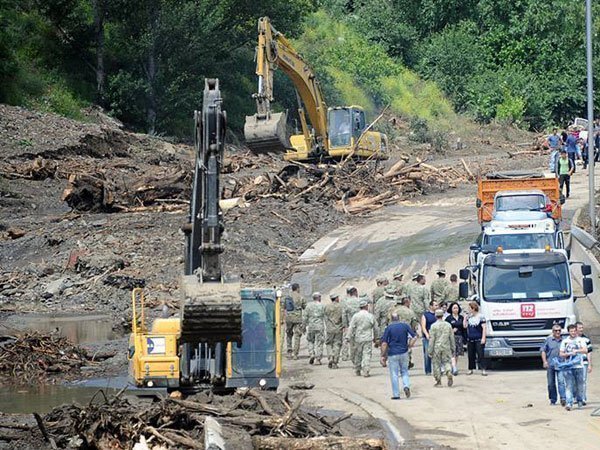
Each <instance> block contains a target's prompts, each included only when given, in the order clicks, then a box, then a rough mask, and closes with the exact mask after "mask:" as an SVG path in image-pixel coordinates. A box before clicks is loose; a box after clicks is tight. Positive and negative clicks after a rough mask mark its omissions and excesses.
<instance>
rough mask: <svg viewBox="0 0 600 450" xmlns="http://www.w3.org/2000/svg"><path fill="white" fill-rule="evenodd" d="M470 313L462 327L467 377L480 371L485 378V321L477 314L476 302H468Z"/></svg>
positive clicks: (477, 305)
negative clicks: (466, 359) (467, 363)
mask: <svg viewBox="0 0 600 450" xmlns="http://www.w3.org/2000/svg"><path fill="white" fill-rule="evenodd" d="M469 309H470V313H469V315H468V316H466V317H465V319H464V322H463V326H464V327H465V329H466V330H467V356H468V358H469V372H468V373H467V374H468V375H473V371H474V370H476V369H477V366H479V369H480V370H481V375H483V376H487V372H486V369H487V364H486V360H485V356H484V354H485V353H484V350H485V341H486V321H485V317H483V315H482V314H481V313H480V312H479V304H478V303H477V302H476V301H471V302H469Z"/></svg>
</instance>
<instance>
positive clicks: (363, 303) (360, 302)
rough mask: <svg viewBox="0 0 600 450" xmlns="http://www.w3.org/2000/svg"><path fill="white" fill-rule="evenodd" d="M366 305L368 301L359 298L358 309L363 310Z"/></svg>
mask: <svg viewBox="0 0 600 450" xmlns="http://www.w3.org/2000/svg"><path fill="white" fill-rule="evenodd" d="M368 304H369V301H368V300H367V299H366V298H361V299H360V301H359V302H358V307H359V308H364V307H365V306H367V305H368Z"/></svg>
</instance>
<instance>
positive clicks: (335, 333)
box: [325, 294, 344, 369]
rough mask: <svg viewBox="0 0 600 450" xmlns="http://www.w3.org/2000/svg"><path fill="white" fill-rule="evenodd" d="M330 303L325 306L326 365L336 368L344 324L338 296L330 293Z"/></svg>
mask: <svg viewBox="0 0 600 450" xmlns="http://www.w3.org/2000/svg"><path fill="white" fill-rule="evenodd" d="M330 298H331V303H330V304H329V305H327V306H325V328H326V330H327V340H326V341H325V344H326V346H327V358H328V359H329V363H328V365H327V366H328V367H329V368H330V369H337V368H338V362H339V360H340V351H341V349H342V342H343V339H344V333H343V330H344V326H343V324H342V305H341V304H340V296H339V295H336V294H331V295H330Z"/></svg>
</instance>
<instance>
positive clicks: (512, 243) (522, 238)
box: [483, 233, 555, 250]
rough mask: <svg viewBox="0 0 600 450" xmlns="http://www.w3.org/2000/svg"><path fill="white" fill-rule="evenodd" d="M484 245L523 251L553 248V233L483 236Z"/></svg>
mask: <svg viewBox="0 0 600 450" xmlns="http://www.w3.org/2000/svg"><path fill="white" fill-rule="evenodd" d="M483 243H484V244H488V245H493V246H494V247H502V248H503V249H504V250H523V249H528V248H546V245H549V246H550V248H555V244H554V233H526V234H525V233H524V234H493V235H485V237H484V239H483Z"/></svg>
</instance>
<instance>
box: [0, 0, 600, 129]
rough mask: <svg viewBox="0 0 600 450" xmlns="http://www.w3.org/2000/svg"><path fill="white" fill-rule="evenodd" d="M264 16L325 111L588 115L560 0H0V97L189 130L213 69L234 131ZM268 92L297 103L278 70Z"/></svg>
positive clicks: (541, 123) (566, 8)
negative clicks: (303, 68) (286, 42)
mask: <svg viewBox="0 0 600 450" xmlns="http://www.w3.org/2000/svg"><path fill="white" fill-rule="evenodd" d="M317 10H319V11H318V12H315V11H317ZM596 10H597V11H599V12H600V7H597V9H596ZM262 15H269V16H270V17H271V19H272V22H273V23H274V25H275V26H276V27H277V29H279V30H281V31H282V32H284V33H285V35H286V36H288V37H291V38H292V39H293V40H294V43H295V45H297V47H298V49H299V50H300V51H301V53H302V54H303V55H305V57H306V59H307V60H308V61H309V63H310V64H311V65H312V66H313V67H314V69H315V71H316V72H317V74H318V76H319V80H320V81H321V85H322V86H323V89H324V91H325V93H326V98H327V101H328V103H329V104H330V105H340V104H360V105H362V106H364V107H365V109H367V111H368V112H370V113H371V117H373V116H374V113H375V112H376V111H378V110H380V109H381V107H383V106H384V105H388V104H389V105H390V107H391V108H392V110H394V111H395V112H396V113H397V114H400V115H403V116H406V117H413V118H414V117H416V118H419V119H420V120H423V119H424V120H427V121H428V122H430V123H434V124H436V125H442V127H443V124H444V123H448V121H449V120H451V119H452V117H453V111H452V109H454V110H455V111H458V112H461V113H468V114H470V115H472V116H473V117H474V118H476V119H478V120H480V121H484V122H485V121H490V120H493V119H498V120H502V121H507V122H514V123H517V124H522V125H523V126H529V127H532V128H538V129H539V128H543V127H547V126H549V125H550V124H552V123H565V122H567V121H568V120H570V119H571V118H572V117H574V116H577V115H581V114H582V113H583V111H584V110H585V82H586V73H585V51H584V50H585V48H584V47H585V21H584V2H579V3H573V2H570V1H569V2H568V1H567V0H548V1H545V2H539V1H537V0H462V1H457V0H369V1H364V0H360V1H358V0H254V1H248V0H138V1H131V0H21V1H19V2H14V1H12V0H0V102H7V103H12V104H24V105H28V106H33V107H36V108H40V109H45V110H50V111H56V112H59V113H60V114H64V115H67V116H71V117H80V109H81V107H82V106H84V105H86V104H91V103H97V104H100V105H102V106H103V107H105V108H106V109H107V110H109V111H110V112H111V113H112V114H113V115H115V116H116V117H118V118H119V119H121V120H123V121H124V122H126V123H127V124H128V125H129V126H131V127H133V128H137V129H141V130H145V131H149V132H156V133H166V134H175V135H180V136H185V135H188V134H189V130H190V120H189V118H190V114H191V111H192V110H193V109H195V108H197V107H198V105H199V101H200V98H201V93H202V89H203V82H204V78H205V77H219V78H220V79H221V84H222V91H223V92H224V95H225V96H226V101H227V109H228V110H229V111H230V112H234V111H235V113H233V114H230V122H231V124H232V125H233V127H234V129H238V130H239V129H240V128H241V125H242V123H243V119H244V116H245V115H246V114H251V113H252V111H253V110H254V104H253V100H252V98H251V94H252V92H253V91H254V90H255V82H256V80H255V76H254V64H253V57H254V45H255V40H256V20H257V18H258V17H260V16H262ZM596 25H598V24H596ZM598 28H599V27H598V26H596V29H598ZM596 53H597V52H596ZM596 60H597V58H596ZM596 66H598V65H596ZM276 97H277V99H278V100H279V106H280V107H282V108H289V109H293V108H294V107H295V105H294V103H295V95H294V93H293V87H292V85H291V83H290V82H289V80H287V79H286V78H285V77H284V76H282V75H281V74H278V76H277V83H276ZM447 99H449V100H450V101H448V100H447Z"/></svg>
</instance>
